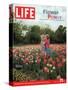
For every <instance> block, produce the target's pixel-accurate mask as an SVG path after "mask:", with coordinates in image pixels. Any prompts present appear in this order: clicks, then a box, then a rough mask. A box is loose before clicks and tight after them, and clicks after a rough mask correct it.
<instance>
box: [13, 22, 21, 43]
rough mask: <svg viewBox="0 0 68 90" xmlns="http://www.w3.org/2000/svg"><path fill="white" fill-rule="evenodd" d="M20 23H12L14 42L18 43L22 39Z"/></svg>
mask: <svg viewBox="0 0 68 90" xmlns="http://www.w3.org/2000/svg"><path fill="white" fill-rule="evenodd" d="M21 26H22V25H21V24H20V23H17V22H16V23H13V35H14V43H16V44H17V43H20V42H21V40H22V36H21V34H22V28H21Z"/></svg>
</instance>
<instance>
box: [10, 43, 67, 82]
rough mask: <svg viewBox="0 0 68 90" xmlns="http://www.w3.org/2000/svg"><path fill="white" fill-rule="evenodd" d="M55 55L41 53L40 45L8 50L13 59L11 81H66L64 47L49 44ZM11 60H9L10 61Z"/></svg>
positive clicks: (16, 47)
mask: <svg viewBox="0 0 68 90" xmlns="http://www.w3.org/2000/svg"><path fill="white" fill-rule="evenodd" d="M50 48H51V49H52V50H54V51H55V52H56V53H57V55H55V54H53V56H52V57H50V56H49V55H45V54H43V53H42V51H41V48H40V45H25V46H15V47H13V49H11V48H10V53H9V55H10V58H11V57H13V80H14V81H31V80H48V79H49V80H50V79H51V80H55V79H66V45H65V44H51V45H50ZM10 60H11V59H10Z"/></svg>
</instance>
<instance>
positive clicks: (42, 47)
mask: <svg viewBox="0 0 68 90" xmlns="http://www.w3.org/2000/svg"><path fill="white" fill-rule="evenodd" d="M44 38H45V36H44V35H41V52H42V54H45V46H44V44H45V42H44Z"/></svg>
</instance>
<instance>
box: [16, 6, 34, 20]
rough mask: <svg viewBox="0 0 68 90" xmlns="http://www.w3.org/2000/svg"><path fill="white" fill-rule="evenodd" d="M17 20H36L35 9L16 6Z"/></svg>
mask: <svg viewBox="0 0 68 90" xmlns="http://www.w3.org/2000/svg"><path fill="white" fill-rule="evenodd" d="M15 18H16V19H35V8H34V7H21V6H15Z"/></svg>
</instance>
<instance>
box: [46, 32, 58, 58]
mask: <svg viewBox="0 0 68 90" xmlns="http://www.w3.org/2000/svg"><path fill="white" fill-rule="evenodd" d="M44 42H45V43H44V47H45V54H47V55H49V56H50V57H55V56H57V53H56V52H55V51H53V50H52V49H51V48H50V47H49V46H50V38H49V35H48V34H46V36H45V41H44Z"/></svg>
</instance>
